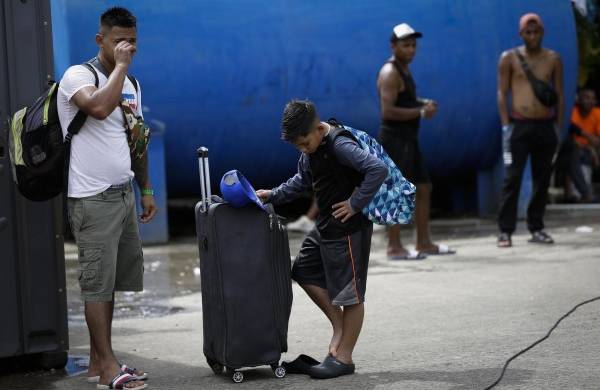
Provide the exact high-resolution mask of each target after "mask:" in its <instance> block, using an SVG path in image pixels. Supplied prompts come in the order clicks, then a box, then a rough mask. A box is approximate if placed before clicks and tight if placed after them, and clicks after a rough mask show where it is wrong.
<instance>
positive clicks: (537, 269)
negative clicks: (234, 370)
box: [0, 220, 600, 390]
mask: <svg viewBox="0 0 600 390" xmlns="http://www.w3.org/2000/svg"><path fill="white" fill-rule="evenodd" d="M484 225H485V226H489V225H490V224H489V223H487V224H485V223H484V224H483V225H482V226H479V225H477V226H478V227H477V228H476V229H475V230H472V231H471V232H470V234H466V233H464V232H463V233H461V234H458V235H457V234H450V233H448V234H446V235H445V237H442V238H443V242H444V243H447V244H449V245H451V246H452V247H453V248H455V249H457V250H458V254H456V255H454V256H438V257H429V258H428V259H427V260H425V261H422V262H389V261H387V260H386V258H385V237H384V234H383V232H379V233H376V234H375V235H374V238H373V252H372V257H371V265H370V273H369V282H368V291H367V303H366V319H365V324H364V328H363V332H362V335H361V338H360V340H359V343H358V346H357V348H356V351H355V356H354V359H355V363H356V365H357V373H356V374H355V375H352V376H348V377H344V378H339V379H335V380H329V381H317V380H311V379H309V378H308V377H304V376H288V377H286V378H284V379H275V378H274V377H273V374H272V373H271V371H270V370H269V369H268V368H259V369H254V370H248V371H244V374H245V381H244V383H242V384H239V385H238V384H234V383H233V382H232V381H231V379H230V378H228V377H225V376H222V377H217V376H215V375H214V374H213V373H212V371H211V370H210V369H209V367H208V366H207V364H206V361H205V359H204V357H203V355H202V310H201V309H202V308H201V296H200V294H199V277H198V275H197V270H194V268H195V267H197V249H196V247H195V244H194V242H193V239H189V240H184V241H182V242H178V243H174V244H172V245H169V246H161V247H150V248H146V250H145V253H146V270H147V271H146V281H145V282H146V287H147V292H146V293H144V294H138V295H124V296H120V303H119V304H118V306H117V319H116V320H115V324H114V336H113V342H114V348H115V351H116V353H117V355H118V357H119V358H120V359H122V360H123V361H126V362H128V363H129V364H132V365H135V366H136V367H140V368H143V369H144V370H147V371H148V372H149V373H150V380H149V381H148V383H149V388H150V389H164V390H167V389H178V390H186V389H199V388H210V389H246V388H252V389H256V388H258V389H271V388H273V389H276V388H277V389H278V388H282V387H284V386H285V388H287V389H338V388H339V389H348V388H353V389H410V390H425V389H436V390H463V389H464V390H466V389H484V388H485V387H486V386H487V385H489V384H491V383H492V382H494V381H495V379H496V378H497V377H498V375H499V374H500V370H501V368H502V365H503V364H504V362H505V361H506V359H507V358H509V357H510V356H511V355H513V354H514V353H516V352H518V351H519V350H521V349H522V348H524V347H526V346H527V345H529V344H530V343H532V342H534V341H535V340H537V339H538V338H540V337H542V336H544V335H545V334H546V332H547V331H548V330H549V329H550V327H551V326H552V325H553V324H554V323H555V322H556V320H557V319H558V318H559V317H561V316H562V315H563V314H564V313H566V312H567V311H568V310H569V309H571V308H572V307H573V306H575V305H576V304H577V303H579V302H581V301H584V300H586V299H589V298H592V297H595V296H598V295H600V245H599V234H600V233H599V232H600V223H595V224H594V223H592V224H589V226H590V227H591V228H593V232H591V233H589V232H588V233H581V232H578V231H576V228H577V226H576V225H574V224H572V223H568V222H566V221H560V220H559V221H556V222H555V223H554V225H553V226H554V227H553V228H552V229H550V230H549V231H550V232H551V233H552V234H553V235H554V237H555V239H556V241H557V244H556V245H553V246H536V245H533V244H528V243H527V238H528V236H527V235H525V234H523V233H520V234H517V235H516V236H515V237H514V244H515V245H514V247H513V248H510V249H498V248H496V246H495V236H494V235H492V234H491V233H490V231H492V229H486V228H485V226H484ZM584 230H585V229H584ZM434 231H440V229H434ZM579 231H581V229H579ZM409 236H410V234H409ZM300 239H301V236H299V235H293V236H292V237H291V247H292V251H295V250H297V248H298V245H299V243H300ZM408 241H409V242H410V241H412V240H410V239H409V240H408ZM67 262H68V264H69V271H68V278H69V281H70V282H69V308H70V310H69V311H70V321H69V326H70V345H71V350H70V355H71V356H72V358H73V359H72V361H71V362H70V368H69V370H68V371H62V370H61V371H54V372H41V371H34V372H18V373H15V374H12V375H4V376H0V389H2V390H9V389H10V390H13V389H15V390H16V389H38V390H46V389H65V390H67V389H78V390H79V389H93V388H94V386H93V385H90V384H87V383H86V382H85V373H84V372H82V370H84V366H85V362H83V364H82V363H81V361H80V362H79V364H80V365H79V366H78V365H77V358H78V357H84V356H86V354H87V353H88V337H87V329H86V327H85V324H84V322H83V316H82V315H81V304H80V302H79V300H78V296H77V285H76V282H75V280H74V267H73V264H74V262H75V253H74V251H73V247H72V246H70V245H67ZM294 294H295V295H294V305H293V310H292V317H291V319H290V327H289V346H290V348H289V349H290V351H289V353H287V354H285V355H284V357H283V359H285V360H291V359H293V358H295V357H296V356H297V355H298V354H300V353H306V354H309V355H312V356H314V357H317V358H323V357H324V356H325V354H326V352H327V345H328V343H329V338H330V337H331V334H330V329H329V327H328V324H327V322H326V320H325V318H324V316H323V315H322V314H321V313H320V312H319V311H318V310H317V309H316V308H315V306H314V305H313V304H312V303H311V302H310V301H309V299H308V298H307V297H306V295H305V294H304V293H303V292H302V291H301V289H300V288H299V287H298V286H297V285H294ZM140 307H141V308H140ZM496 388H497V389H544V390H551V389H557V390H558V389H560V390H564V389H570V390H575V389H600V301H597V302H594V303H591V304H589V305H586V306H583V307H581V308H580V309H578V310H577V311H576V312H575V313H573V314H572V315H571V316H570V317H568V318H567V319H565V320H564V321H563V322H562V323H561V324H560V325H559V327H558V328H557V329H556V331H555V332H554V333H553V335H552V336H551V337H550V339H548V340H547V341H545V342H544V343H542V344H540V345H539V346H537V347H536V348H534V349H533V350H531V351H529V352H528V353H526V354H525V355H523V356H521V357H519V358H518V359H516V360H515V361H514V362H513V363H512V364H511V365H510V367H509V369H508V371H507V373H506V376H505V378H504V380H503V381H502V382H501V384H500V385H498V386H497V387H496Z"/></svg>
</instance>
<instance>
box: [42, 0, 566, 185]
mask: <svg viewBox="0 0 600 390" xmlns="http://www.w3.org/2000/svg"><path fill="white" fill-rule="evenodd" d="M112 5H122V6H125V7H128V8H129V9H130V10H131V11H132V12H133V13H134V14H135V15H136V16H137V18H138V32H139V36H138V39H139V46H138V54H137V55H136V57H135V60H134V65H133V67H132V70H131V71H132V73H133V74H134V75H135V76H136V77H137V78H138V79H140V81H141V84H142V89H143V91H144V93H143V105H144V106H145V107H146V108H145V110H146V111H145V112H146V115H150V116H152V117H153V118H158V119H160V120H161V121H163V122H165V124H166V128H167V133H166V139H165V142H166V151H167V156H166V159H167V174H168V185H169V192H170V195H185V194H191V193H198V192H199V189H198V187H199V185H198V178H197V164H196V161H195V158H196V157H195V153H194V152H195V149H196V147H197V146H199V145H205V146H207V147H208V148H209V149H210V151H211V167H212V169H211V171H212V176H213V178H214V182H215V183H218V180H219V178H220V176H221V175H222V174H223V173H224V172H226V171H228V170H230V169H239V170H240V171H242V172H243V173H244V175H245V176H246V177H247V178H248V179H249V180H250V181H251V182H252V183H253V184H254V186H255V187H263V186H270V185H275V184H278V183H279V182H281V180H283V179H285V178H287V177H289V176H290V175H291V174H292V173H293V172H294V170H295V168H296V161H297V157H298V153H297V152H296V151H295V150H294V149H293V147H291V146H290V145H286V144H284V143H283V142H282V141H280V139H279V137H280V134H279V133H280V127H279V123H280V116H281V112H282V109H283V106H284V104H285V103H286V102H287V101H288V100H289V99H290V98H293V97H297V98H310V99H312V100H313V101H315V102H316V104H317V107H318V108H319V111H320V113H321V115H322V117H329V116H334V117H336V118H338V119H339V120H340V121H342V122H344V123H347V124H349V125H352V126H353V127H356V128H360V129H363V130H366V131H368V132H369V133H371V134H374V135H375V134H377V131H378V126H379V101H378V96H377V91H376V87H375V80H376V76H377V72H378V71H379V68H380V67H381V65H382V64H383V62H384V61H385V60H386V59H387V58H388V57H389V55H390V47H389V36H390V33H391V29H392V27H393V26H394V25H396V24H398V23H401V22H408V23H409V24H411V25H412V26H413V27H414V28H415V29H417V30H419V31H421V32H423V34H424V37H423V38H422V39H421V40H420V41H419V47H418V52H417V57H416V59H415V61H414V62H413V64H412V71H413V74H414V77H415V80H416V83H417V88H418V92H419V95H420V96H422V97H427V98H432V99H435V100H437V101H438V102H439V115H438V116H437V117H436V118H435V119H434V120H431V121H427V122H425V123H424V124H423V126H422V129H421V141H422V148H423V151H424V154H425V156H426V158H427V162H428V165H429V168H430V170H431V173H432V174H433V175H435V176H438V177H456V176H462V175H472V174H474V173H475V171H477V170H482V169H489V168H491V167H492V166H493V164H494V162H495V161H496V160H497V158H498V155H499V150H500V130H499V119H498V114H497V108H496V107H497V106H496V72H497V62H498V58H499V56H500V54H501V53H502V51H503V50H505V49H507V48H510V47H513V46H516V45H519V44H520V38H519V36H518V27H517V24H518V19H519V17H520V15H522V14H523V13H525V12H536V13H538V14H540V15H541V17H542V18H543V20H544V22H545V25H546V36H545V40H544V45H545V46H546V47H549V48H552V49H554V50H557V51H558V52H559V53H560V54H561V55H562V58H563V62H564V73H565V91H566V97H567V99H566V100H567V107H570V106H571V104H572V94H573V92H574V90H575V79H576V75H577V41H576V34H575V22H574V17H573V11H572V8H571V2H570V1H568V0H554V1H548V0H528V1H526V2H525V1H522V0H502V1H499V0H497V1H481V0H420V1H383V0H380V1H377V0H373V1H363V0H346V1H343V2H323V1H318V0H304V1H285V0H245V1H232V0H228V1H203V0H202V1H199V0H170V1H135V0H120V1H95V2H90V1H88V0H52V13H53V15H52V17H53V21H52V23H53V24H52V26H53V32H54V49H55V56H54V57H55V61H56V72H57V74H58V75H60V74H62V73H63V72H64V70H65V69H66V68H67V67H68V65H70V64H73V63H80V62H82V61H84V60H86V59H88V58H90V57H92V56H94V55H95V54H96V52H97V47H96V46H95V42H94V34H95V33H96V31H97V28H98V17H99V15H100V14H101V12H102V11H104V10H105V9H106V8H107V7H109V6H112ZM567 112H568V108H567ZM215 188H216V187H215Z"/></svg>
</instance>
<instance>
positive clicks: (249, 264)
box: [196, 148, 292, 383]
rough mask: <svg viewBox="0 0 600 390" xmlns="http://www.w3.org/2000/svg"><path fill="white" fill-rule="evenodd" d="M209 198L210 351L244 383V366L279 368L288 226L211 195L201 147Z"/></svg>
mask: <svg viewBox="0 0 600 390" xmlns="http://www.w3.org/2000/svg"><path fill="white" fill-rule="evenodd" d="M198 158H199V167H200V179H201V188H202V200H201V201H200V202H199V203H198V204H197V205H196V232H197V235H198V244H199V251H200V272H201V283H202V311H203V324H204V355H205V356H206V359H207V361H208V363H209V365H210V366H211V368H212V369H213V371H214V372H215V374H220V373H222V372H223V369H224V368H225V369H227V372H228V374H230V375H232V379H233V380H234V381H235V382H238V383H239V382H241V381H242V380H243V378H244V376H243V373H242V372H240V371H237V370H238V369H240V368H243V367H256V366H262V365H270V366H271V368H272V369H273V371H274V373H275V376H276V377H278V378H282V377H283V376H285V369H284V368H283V367H281V366H280V365H279V360H280V358H281V353H282V352H286V351H287V329H288V321H289V317H290V312H291V306H292V285H291V276H290V273H291V269H290V268H291V262H290V249H289V242H288V237H287V231H286V230H285V226H283V225H282V224H281V222H280V220H279V218H278V217H277V215H276V214H275V213H274V212H273V209H272V208H269V213H266V212H265V211H263V210H260V209H259V208H258V207H256V206H249V207H246V208H242V209H235V208H233V207H232V206H230V205H229V204H227V203H226V202H223V201H221V200H220V199H216V197H211V191H210V174H209V167H208V150H207V149H206V148H200V149H198Z"/></svg>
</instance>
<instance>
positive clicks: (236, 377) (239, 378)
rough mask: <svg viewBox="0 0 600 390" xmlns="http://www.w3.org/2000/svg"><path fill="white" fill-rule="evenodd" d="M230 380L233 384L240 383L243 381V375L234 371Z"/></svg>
mask: <svg viewBox="0 0 600 390" xmlns="http://www.w3.org/2000/svg"><path fill="white" fill-rule="evenodd" d="M231 379H233V381H234V382H235V383H242V382H243V381H244V374H243V373H241V372H240V371H234V372H233V375H232V376H231Z"/></svg>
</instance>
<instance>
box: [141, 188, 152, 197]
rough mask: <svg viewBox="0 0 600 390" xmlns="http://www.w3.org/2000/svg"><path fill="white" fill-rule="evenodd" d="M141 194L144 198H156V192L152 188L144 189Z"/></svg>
mask: <svg viewBox="0 0 600 390" xmlns="http://www.w3.org/2000/svg"><path fill="white" fill-rule="evenodd" d="M141 192H142V196H146V195H150V196H154V190H153V189H152V188H144V189H143V190H142V191H141Z"/></svg>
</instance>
